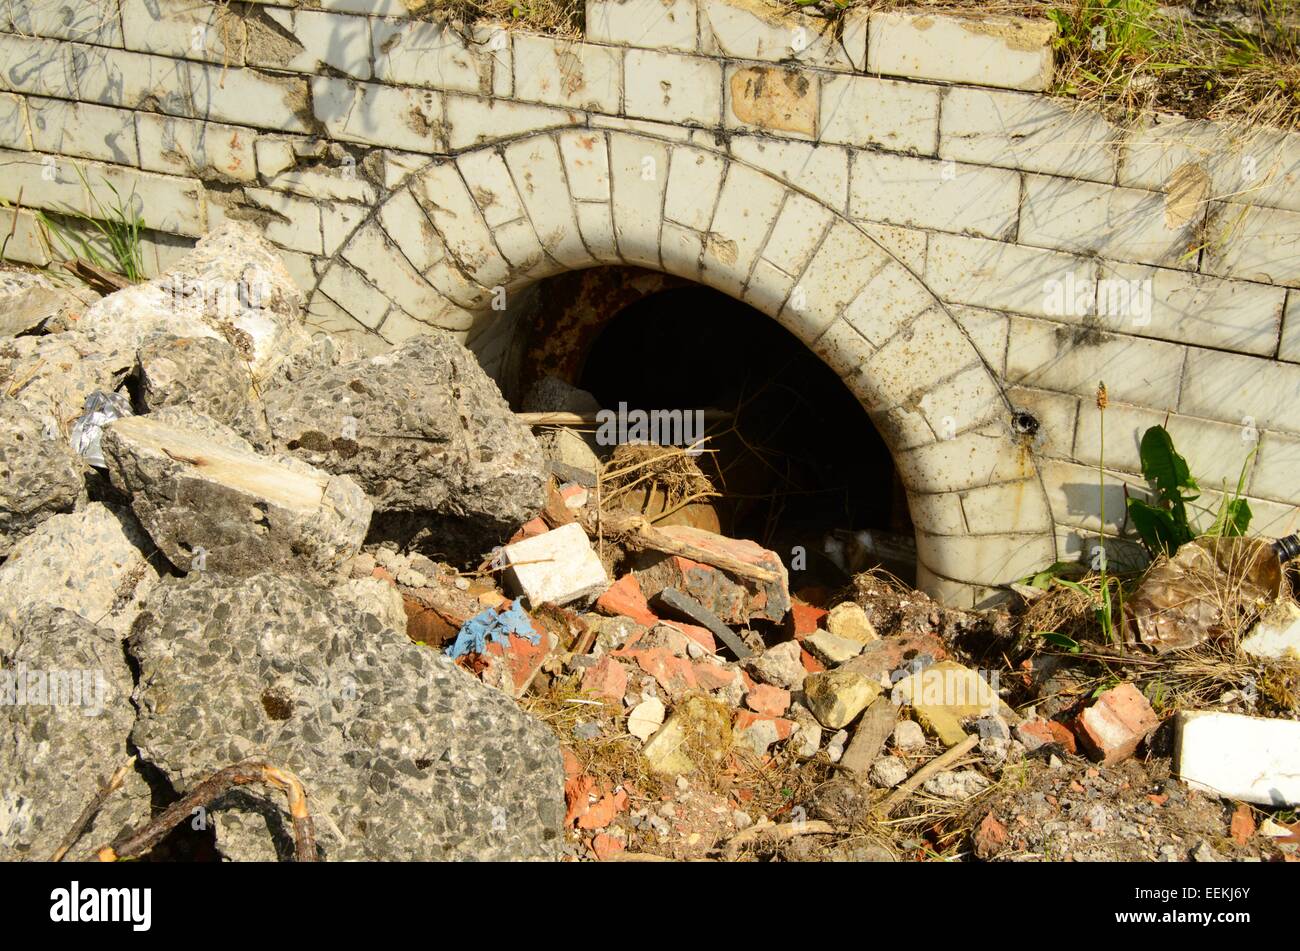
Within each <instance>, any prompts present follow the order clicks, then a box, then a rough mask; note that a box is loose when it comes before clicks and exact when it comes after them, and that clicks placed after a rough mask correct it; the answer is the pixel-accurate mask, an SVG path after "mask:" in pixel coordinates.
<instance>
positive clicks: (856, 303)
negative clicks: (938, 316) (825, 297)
mask: <svg viewBox="0 0 1300 951" xmlns="http://www.w3.org/2000/svg"><path fill="white" fill-rule="evenodd" d="M935 304H936V301H935V299H934V295H932V294H931V293H930V292H929V290H928V289H927V288H926V286H925V285H924V284H922V283H921V282H920V281H919V280H917V279H916V277H915V276H914V275H913V274H912V273H911V272H910V271H908V270H907V268H906V267H904V266H903V265H902V264H900V263H899V262H898V261H897V260H895V259H888V260H886V262H885V264H884V266H883V267H881V268H879V269H878V270H877V271H876V272H875V273H874V274H872V275H871V276H870V277H869V278H868V279H867V282H866V283H865V284H863V286H862V288H861V290H859V291H858V293H857V296H855V297H854V298H853V300H852V301H850V302H849V304H848V306H847V307H845V309H844V319H845V320H847V321H848V322H849V324H850V325H852V327H853V328H854V329H855V330H857V332H858V333H860V334H861V335H862V336H863V337H864V338H865V339H866V340H868V341H870V342H871V344H872V345H873V346H875V347H882V346H884V345H885V343H886V342H887V341H888V340H890V339H891V338H892V337H894V336H895V335H897V334H898V333H899V332H900V331H902V330H903V329H904V328H905V327H907V326H908V325H909V324H910V323H911V322H912V320H913V319H915V318H916V317H917V316H919V315H920V314H922V313H923V312H927V311H929V310H931V309H932V308H933V307H934V306H935ZM935 356H936V358H939V357H940V355H939V354H936V355H935ZM942 360H943V362H944V365H945V366H946V367H947V370H948V371H951V370H953V369H956V368H957V367H958V366H960V365H961V364H955V363H951V362H950V356H949V355H942Z"/></svg>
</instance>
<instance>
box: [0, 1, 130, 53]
mask: <svg viewBox="0 0 1300 951" xmlns="http://www.w3.org/2000/svg"><path fill="white" fill-rule="evenodd" d="M7 6H8V8H9V10H8V12H9V15H10V16H11V17H12V18H13V28H14V32H16V33H20V34H22V35H24V36H43V37H50V38H52V39H56V40H75V41H76V42H79V43H94V44H96V45H98V46H121V45H122V26H121V22H120V20H119V18H118V0H9V2H8V4H7ZM5 62H8V61H5Z"/></svg>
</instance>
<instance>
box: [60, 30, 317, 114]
mask: <svg viewBox="0 0 1300 951" xmlns="http://www.w3.org/2000/svg"><path fill="white" fill-rule="evenodd" d="M73 59H74V61H75V62H76V64H77V88H78V91H79V95H78V96H77V97H76V98H79V99H81V100H83V101H87V102H96V103H99V104H100V105H107V106H121V107H125V108H131V109H138V108H141V107H143V106H145V105H146V104H148V103H155V104H156V106H157V109H158V111H159V112H162V113H165V114H167V115H173V116H182V117H186V118H193V119H203V120H206V121H215V122H231V123H240V124H244V125H251V126H256V127H259V128H266V129H275V130H276V131H279V132H306V131H308V121H309V115H308V106H309V104H308V95H307V85H306V80H305V79H303V78H301V77H296V76H294V77H289V76H271V75H267V74H263V73H259V72H257V71H256V70H250V69H229V70H226V69H223V68H222V67H221V66H220V65H219V64H214V63H198V62H189V61H186V60H179V59H170V58H168V57H165V56H151V55H149V54H147V53H133V52H129V51H126V50H114V49H105V48H100V47H91V46H83V47H76V48H74V50H73Z"/></svg>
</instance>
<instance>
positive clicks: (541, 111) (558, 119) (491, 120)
mask: <svg viewBox="0 0 1300 951" xmlns="http://www.w3.org/2000/svg"><path fill="white" fill-rule="evenodd" d="M583 121H584V117H583V114H582V113H580V112H576V111H574V110H571V109H558V108H553V107H551V106H536V105H532V104H530V103H519V102H505V101H502V100H497V99H479V98H476V97H474V96H463V95H460V94H458V93H448V94H447V127H448V129H447V144H448V146H449V147H450V148H451V149H452V150H453V151H459V150H460V149H468V148H474V147H475V146H479V145H484V144H486V143H489V142H499V141H502V140H504V139H513V138H517V137H518V136H521V135H526V134H527V133H529V132H542V131H548V130H551V129H560V128H564V127H565V126H576V125H582V124H583Z"/></svg>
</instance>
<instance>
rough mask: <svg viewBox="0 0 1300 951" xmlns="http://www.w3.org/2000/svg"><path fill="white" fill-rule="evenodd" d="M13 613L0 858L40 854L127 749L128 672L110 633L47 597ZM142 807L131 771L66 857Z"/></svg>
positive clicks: (2, 727) (82, 856) (0, 766)
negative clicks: (15, 630) (15, 620)
mask: <svg viewBox="0 0 1300 951" xmlns="http://www.w3.org/2000/svg"><path fill="white" fill-rule="evenodd" d="M18 620H19V623H18V635H17V640H16V642H15V643H14V645H13V647H12V653H11V654H10V655H9V658H8V663H7V664H6V665H5V669H4V670H0V861H48V860H49V858H50V856H51V854H52V853H53V852H54V850H55V849H57V848H58V847H59V845H60V844H61V842H62V841H63V838H64V837H65V836H66V835H67V834H68V831H69V830H70V829H72V827H73V825H74V824H75V822H76V820H77V817H78V816H79V815H81V812H82V810H83V809H85V807H86V804H87V803H89V802H90V801H91V800H92V799H93V798H94V796H95V794H96V793H97V792H98V791H99V787H100V782H101V780H102V779H104V778H106V777H107V776H108V775H109V774H110V773H112V772H113V771H114V770H116V769H117V768H118V767H119V766H122V765H124V764H125V763H126V762H127V761H128V759H129V758H130V756H131V750H130V748H129V747H128V744H127V738H128V736H129V735H130V733H131V726H132V724H133V723H134V722H135V707H134V706H132V704H131V691H132V689H133V687H134V681H133V678H132V676H131V669H130V667H129V666H128V664H127V659H126V656H125V654H124V653H123V652H122V639H121V636H120V634H119V633H118V632H116V631H111V630H108V629H107V628H103V627H98V626H96V625H95V624H93V623H91V622H90V621H88V620H86V619H85V618H84V617H81V616H80V615H77V614H74V613H73V612H71V611H66V610H64V609H62V608H56V607H51V606H49V605H48V604H33V605H31V606H30V607H28V608H26V609H24V610H23V611H21V612H20V614H19V618H18ZM150 816H151V809H150V791H149V787H148V785H147V784H146V783H145V781H144V780H143V779H142V778H141V775H140V773H139V772H137V771H136V770H131V771H129V772H128V773H127V774H126V779H125V781H124V783H123V785H122V788H121V789H119V790H118V791H117V792H115V793H114V794H113V795H112V796H110V797H109V798H108V800H107V801H106V802H105V803H104V805H103V807H102V808H101V809H100V811H99V812H98V813H97V814H96V815H95V817H94V818H93V819H92V820H91V822H90V825H89V826H88V827H87V828H86V830H85V832H84V833H83V834H82V836H81V837H80V839H79V840H78V842H77V844H76V845H75V846H74V847H73V849H72V851H71V852H70V853H69V856H68V857H69V859H71V860H74V861H87V860H90V859H92V858H93V856H94V850H95V849H96V848H97V847H99V846H101V845H103V844H105V843H106V842H109V841H111V840H112V839H113V838H115V837H116V836H117V835H118V834H119V833H121V832H123V831H125V830H127V829H134V828H138V827H139V826H142V825H143V824H144V823H145V822H147V821H148V820H149V818H150Z"/></svg>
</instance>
